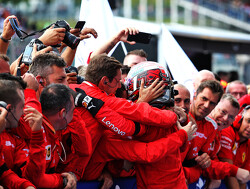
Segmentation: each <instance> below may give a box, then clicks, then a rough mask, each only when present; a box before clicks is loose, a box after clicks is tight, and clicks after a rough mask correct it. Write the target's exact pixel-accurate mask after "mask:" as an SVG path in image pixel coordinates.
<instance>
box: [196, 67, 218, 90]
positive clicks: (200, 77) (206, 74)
mask: <svg viewBox="0 0 250 189" xmlns="http://www.w3.org/2000/svg"><path fill="white" fill-rule="evenodd" d="M207 80H215V76H214V74H213V72H211V71H209V70H201V71H199V72H198V74H197V75H196V76H195V78H194V89H195V91H196V90H197V89H198V87H199V85H200V84H201V82H203V81H207Z"/></svg>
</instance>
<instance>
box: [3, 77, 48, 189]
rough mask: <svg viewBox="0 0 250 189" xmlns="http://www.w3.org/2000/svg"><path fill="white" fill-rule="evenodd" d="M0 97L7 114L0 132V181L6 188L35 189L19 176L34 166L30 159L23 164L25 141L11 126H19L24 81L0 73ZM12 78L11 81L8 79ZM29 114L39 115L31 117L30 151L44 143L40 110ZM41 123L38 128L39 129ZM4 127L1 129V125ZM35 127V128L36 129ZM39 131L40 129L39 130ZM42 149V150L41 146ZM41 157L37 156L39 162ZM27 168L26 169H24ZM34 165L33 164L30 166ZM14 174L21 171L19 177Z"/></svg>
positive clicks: (25, 159) (25, 152) (26, 158)
mask: <svg viewBox="0 0 250 189" xmlns="http://www.w3.org/2000/svg"><path fill="white" fill-rule="evenodd" d="M0 77H1V79H0V86H1V90H0V99H1V100H2V101H1V107H2V109H3V108H4V109H5V110H7V115H6V118H5V120H6V121H4V122H5V123H4V124H5V126H4V127H5V130H3V132H1V134H0V146H1V148H0V149H1V150H0V153H1V160H0V166H1V174H0V184H1V185H3V186H4V187H7V188H16V189H17V188H25V189H34V188H35V186H34V185H33V184H31V182H29V181H28V180H26V179H23V178H20V177H19V176H21V177H25V176H26V175H27V174H28V173H29V171H28V170H27V169H28V168H29V167H33V165H32V164H33V162H36V161H32V160H31V161H30V162H28V163H27V164H26V165H25V166H24V165H23V163H24V162H25V161H27V160H28V158H29V157H28V155H29V153H28V151H29V150H28V148H27V145H25V142H24V140H23V139H21V138H20V137H18V136H16V135H14V134H13V133H12V132H11V128H15V127H17V126H18V120H19V119H20V117H21V115H22V113H23V107H24V95H23V88H25V87H26V86H25V83H24V82H23V81H21V80H19V79H17V78H15V77H13V76H11V75H9V74H1V75H0ZM9 79H12V80H9ZM37 113H38V112H36V113H31V116H38V119H37V121H36V120H35V119H34V117H33V118H31V119H30V121H33V123H34V124H33V125H31V126H34V125H37V126H34V127H32V131H33V132H32V137H31V138H32V139H31V140H32V144H31V148H30V154H31V156H32V154H33V153H34V151H39V150H41V148H40V147H38V146H36V145H37V144H38V145H39V144H40V143H41V142H43V135H42V132H41V123H40V124H39V122H40V121H41V117H40V118H39V113H38V114H37ZM2 114H4V111H1V115H2ZM39 126H40V129H39ZM4 127H3V128H4ZM37 128H38V131H37V130H36V129H37ZM39 130H40V131H39ZM42 150H43V149H42ZM39 160H40V159H38V161H39ZM26 168H27V169H26ZM33 168H34V167H33ZM13 171H15V173H20V175H19V176H17V174H15V173H14V172H13Z"/></svg>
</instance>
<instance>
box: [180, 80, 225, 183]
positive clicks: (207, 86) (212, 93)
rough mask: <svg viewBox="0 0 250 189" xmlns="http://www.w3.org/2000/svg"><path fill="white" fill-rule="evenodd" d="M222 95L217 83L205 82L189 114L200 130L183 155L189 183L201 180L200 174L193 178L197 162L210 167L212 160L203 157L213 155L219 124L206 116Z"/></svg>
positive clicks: (197, 93) (197, 92)
mask: <svg viewBox="0 0 250 189" xmlns="http://www.w3.org/2000/svg"><path fill="white" fill-rule="evenodd" d="M222 94H223V89H222V87H221V86H220V84H219V83H218V82H217V81H212V80H208V81H204V82H202V83H201V84H200V85H199V87H198V89H197V91H196V96H194V100H193V102H192V104H191V108H190V112H189V114H190V116H191V117H192V118H193V119H194V120H195V122H196V124H197V126H198V129H197V131H196V138H194V139H193V140H191V141H190V142H189V146H188V150H186V151H185V152H184V153H182V157H183V160H184V162H183V166H184V167H186V168H185V169H184V170H185V174H186V178H187V180H188V182H189V183H192V182H195V181H196V180H197V179H198V178H199V174H198V175H197V176H196V177H194V176H193V174H194V171H191V170H192V169H193V168H189V167H194V166H195V165H196V164H197V162H198V164H199V165H201V166H202V167H204V168H205V167H209V166H210V158H204V159H203V157H204V156H205V155H207V154H208V155H210V153H211V146H210V143H212V141H213V140H214V137H215V134H216V130H217V124H216V123H215V121H214V120H213V119H211V118H209V117H206V116H207V115H208V114H209V113H210V112H211V111H212V110H213V109H214V107H215V106H216V104H217V103H218V102H219V100H220V98H221V96H222ZM200 159H202V161H201V162H200ZM198 169H199V168H198Z"/></svg>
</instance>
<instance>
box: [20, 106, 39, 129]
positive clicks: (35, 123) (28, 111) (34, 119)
mask: <svg viewBox="0 0 250 189" xmlns="http://www.w3.org/2000/svg"><path fill="white" fill-rule="evenodd" d="M24 114H25V116H24V120H25V121H27V122H29V125H30V128H31V130H32V131H39V130H41V126H42V122H43V115H42V114H41V113H40V112H39V111H38V110H36V109H35V108H32V107H30V106H26V107H25V109H24Z"/></svg>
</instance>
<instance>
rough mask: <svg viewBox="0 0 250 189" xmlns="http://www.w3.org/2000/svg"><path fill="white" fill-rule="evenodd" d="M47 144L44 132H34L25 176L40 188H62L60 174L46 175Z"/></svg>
mask: <svg viewBox="0 0 250 189" xmlns="http://www.w3.org/2000/svg"><path fill="white" fill-rule="evenodd" d="M45 170H46V160H45V143H44V135H43V130H39V131H36V132H32V137H31V141H30V153H29V160H28V161H27V164H26V165H25V167H24V168H23V172H22V174H23V176H24V177H25V178H27V179H28V180H30V181H31V182H32V183H34V184H35V185H36V186H37V187H38V188H62V186H63V178H62V176H61V175H60V174H45Z"/></svg>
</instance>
